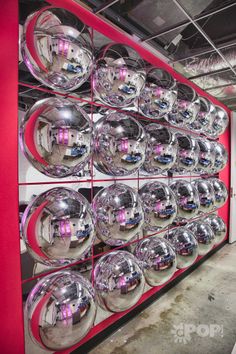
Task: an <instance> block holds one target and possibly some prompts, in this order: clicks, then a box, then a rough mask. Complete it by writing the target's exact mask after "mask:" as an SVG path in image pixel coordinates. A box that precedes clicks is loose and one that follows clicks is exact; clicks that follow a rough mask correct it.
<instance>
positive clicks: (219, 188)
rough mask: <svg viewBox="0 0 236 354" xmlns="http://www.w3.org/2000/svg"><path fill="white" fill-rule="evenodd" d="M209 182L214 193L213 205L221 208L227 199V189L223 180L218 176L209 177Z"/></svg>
mask: <svg viewBox="0 0 236 354" xmlns="http://www.w3.org/2000/svg"><path fill="white" fill-rule="evenodd" d="M209 182H210V183H211V184H212V186H213V189H214V193H215V207H216V208H221V207H222V206H223V205H225V203H226V201H227V199H228V191H227V188H226V186H225V184H224V182H223V181H221V180H219V179H218V178H211V179H210V180H209Z"/></svg>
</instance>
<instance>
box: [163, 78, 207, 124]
mask: <svg viewBox="0 0 236 354" xmlns="http://www.w3.org/2000/svg"><path fill="white" fill-rule="evenodd" d="M199 110H200V101H199V98H198V95H197V93H196V91H195V90H194V89H193V88H192V87H190V86H188V85H185V84H181V83H177V100H176V102H175V104H174V106H173V108H172V111H171V112H170V113H169V114H167V115H166V116H165V118H166V120H167V121H168V122H169V123H170V124H172V125H176V126H179V127H186V126H187V124H191V123H192V122H193V121H194V120H195V119H196V117H197V114H198V112H199Z"/></svg>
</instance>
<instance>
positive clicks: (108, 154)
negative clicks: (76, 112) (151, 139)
mask: <svg viewBox="0 0 236 354" xmlns="http://www.w3.org/2000/svg"><path fill="white" fill-rule="evenodd" d="M94 141H95V144H94V145H95V147H94V156H93V158H94V165H95V167H96V168H97V169H98V170H99V171H100V172H102V173H105V174H108V175H111V176H127V175H130V174H132V173H135V172H137V170H138V169H139V168H140V167H141V165H142V164H143V163H144V160H145V152H146V146H147V139H146V134H145V130H144V128H143V127H142V125H141V124H140V123H139V122H138V121H137V120H135V119H134V118H132V117H130V116H128V115H126V114H123V113H117V112H116V113H110V114H108V115H106V116H104V117H102V118H101V119H99V121H98V122H97V123H96V125H95V129H94Z"/></svg>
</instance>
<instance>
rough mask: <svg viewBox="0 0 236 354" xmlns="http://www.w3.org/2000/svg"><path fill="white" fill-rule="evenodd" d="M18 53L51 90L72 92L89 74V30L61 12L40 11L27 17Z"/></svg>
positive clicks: (64, 11) (91, 55) (76, 18)
mask: <svg viewBox="0 0 236 354" xmlns="http://www.w3.org/2000/svg"><path fill="white" fill-rule="evenodd" d="M21 53H22V57H23V60H24V63H25V65H26V66H27V68H28V69H29V71H30V72H31V74H32V75H33V76H34V77H35V78H36V79H37V80H39V81H40V82H42V83H43V84H44V85H46V86H48V87H50V88H52V89H54V90H58V91H72V90H75V89H76V88H78V87H79V86H81V85H82V84H83V83H84V82H85V81H86V80H87V79H88V78H89V76H90V73H91V71H92V65H93V53H92V44H91V37H90V34H89V31H88V29H87V28H86V26H85V25H84V24H83V23H82V22H81V21H80V20H79V19H78V17H76V16H75V15H73V14H72V13H70V12H68V11H66V10H64V9H60V8H42V9H40V10H38V11H36V12H34V13H33V14H31V15H29V16H28V17H27V19H26V22H25V25H24V33H23V40H22V47H21Z"/></svg>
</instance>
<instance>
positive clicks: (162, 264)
mask: <svg viewBox="0 0 236 354" xmlns="http://www.w3.org/2000/svg"><path fill="white" fill-rule="evenodd" d="M134 255H135V256H136V257H137V258H138V259H139V260H140V261H141V262H142V264H143V272H144V276H145V279H146V282H147V283H148V285H150V286H159V285H162V284H164V283H166V282H167V281H168V280H170V279H171V277H172V276H173V274H174V273H175V271H176V255H175V252H174V250H173V248H172V246H171V244H170V243H169V242H168V241H167V240H165V239H161V238H159V237H157V236H153V237H149V238H145V239H143V240H141V241H140V242H139V243H138V244H137V246H136V247H135V250H134Z"/></svg>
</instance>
